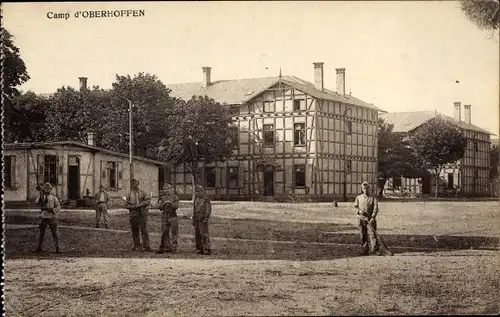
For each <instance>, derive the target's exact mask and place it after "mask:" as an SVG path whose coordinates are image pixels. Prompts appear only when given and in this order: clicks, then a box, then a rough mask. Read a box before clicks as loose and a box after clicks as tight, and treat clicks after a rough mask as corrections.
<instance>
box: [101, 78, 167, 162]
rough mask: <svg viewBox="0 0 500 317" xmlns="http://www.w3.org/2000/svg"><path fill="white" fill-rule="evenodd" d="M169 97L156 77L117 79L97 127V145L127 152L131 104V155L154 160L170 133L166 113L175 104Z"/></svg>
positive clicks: (164, 87)
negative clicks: (159, 145)
mask: <svg viewBox="0 0 500 317" xmlns="http://www.w3.org/2000/svg"><path fill="white" fill-rule="evenodd" d="M169 93H170V90H169V89H168V88H167V87H166V86H165V85H164V84H163V83H162V82H161V81H160V80H158V79H157V77H156V76H155V75H151V74H144V73H139V74H137V75H135V76H134V77H131V76H130V75H127V76H118V75H117V76H116V81H115V82H114V83H113V88H112V89H111V91H110V102H109V104H108V105H107V106H105V109H106V111H105V113H104V114H103V115H102V117H101V118H100V120H99V124H98V126H97V127H96V130H97V131H98V132H99V136H100V144H101V145H102V146H103V147H105V148H108V149H110V150H114V151H118V152H126V151H128V147H129V137H128V133H129V132H128V131H129V114H128V111H129V103H128V102H129V100H130V101H131V102H132V104H133V110H132V120H133V137H134V140H133V141H134V144H133V145H134V151H135V153H134V154H135V155H141V156H147V157H151V158H157V154H158V153H157V151H156V148H157V146H158V144H159V142H160V141H162V140H163V139H164V137H165V134H166V133H168V131H169V123H168V120H167V119H168V113H169V112H168V111H169V110H171V109H172V108H173V107H174V103H175V98H172V97H170V95H169Z"/></svg>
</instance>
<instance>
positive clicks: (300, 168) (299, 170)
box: [293, 165, 306, 187]
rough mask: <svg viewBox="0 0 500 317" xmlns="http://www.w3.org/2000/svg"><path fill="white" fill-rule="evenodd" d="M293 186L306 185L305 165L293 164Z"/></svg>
mask: <svg viewBox="0 0 500 317" xmlns="http://www.w3.org/2000/svg"><path fill="white" fill-rule="evenodd" d="M293 171H294V177H295V187H306V166H305V165H295V166H294V169H293Z"/></svg>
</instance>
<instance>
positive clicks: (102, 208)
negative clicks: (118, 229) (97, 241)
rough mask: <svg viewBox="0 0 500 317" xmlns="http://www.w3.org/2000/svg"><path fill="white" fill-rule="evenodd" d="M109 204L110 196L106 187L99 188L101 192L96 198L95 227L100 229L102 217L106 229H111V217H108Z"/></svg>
mask: <svg viewBox="0 0 500 317" xmlns="http://www.w3.org/2000/svg"><path fill="white" fill-rule="evenodd" d="M108 202H109V194H108V192H107V191H106V187H104V186H103V185H100V186H99V192H98V193H97V194H95V196H94V204H95V212H96V217H95V227H96V228H99V222H100V220H101V215H102V218H103V222H104V227H105V228H106V229H109V217H108V208H109V206H108Z"/></svg>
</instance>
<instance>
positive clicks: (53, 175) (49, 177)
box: [43, 155, 57, 186]
mask: <svg viewBox="0 0 500 317" xmlns="http://www.w3.org/2000/svg"><path fill="white" fill-rule="evenodd" d="M44 162H45V163H44V169H43V182H44V183H50V184H51V185H52V186H55V185H57V171H56V169H57V156H55V155H45V161H44Z"/></svg>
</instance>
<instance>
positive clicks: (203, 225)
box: [193, 185, 212, 255]
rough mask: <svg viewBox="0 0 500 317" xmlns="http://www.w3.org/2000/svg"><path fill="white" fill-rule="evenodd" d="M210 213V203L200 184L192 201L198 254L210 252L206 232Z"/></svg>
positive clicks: (207, 233)
mask: <svg viewBox="0 0 500 317" xmlns="http://www.w3.org/2000/svg"><path fill="white" fill-rule="evenodd" d="M211 213H212V204H211V203H210V199H209V198H208V197H207V196H206V195H205V189H204V188H203V187H202V186H199V185H198V186H196V187H195V199H194V203H193V226H194V231H195V239H196V250H198V254H207V255H210V254H212V250H211V247H210V237H209V232H208V225H209V222H210V215H211Z"/></svg>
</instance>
